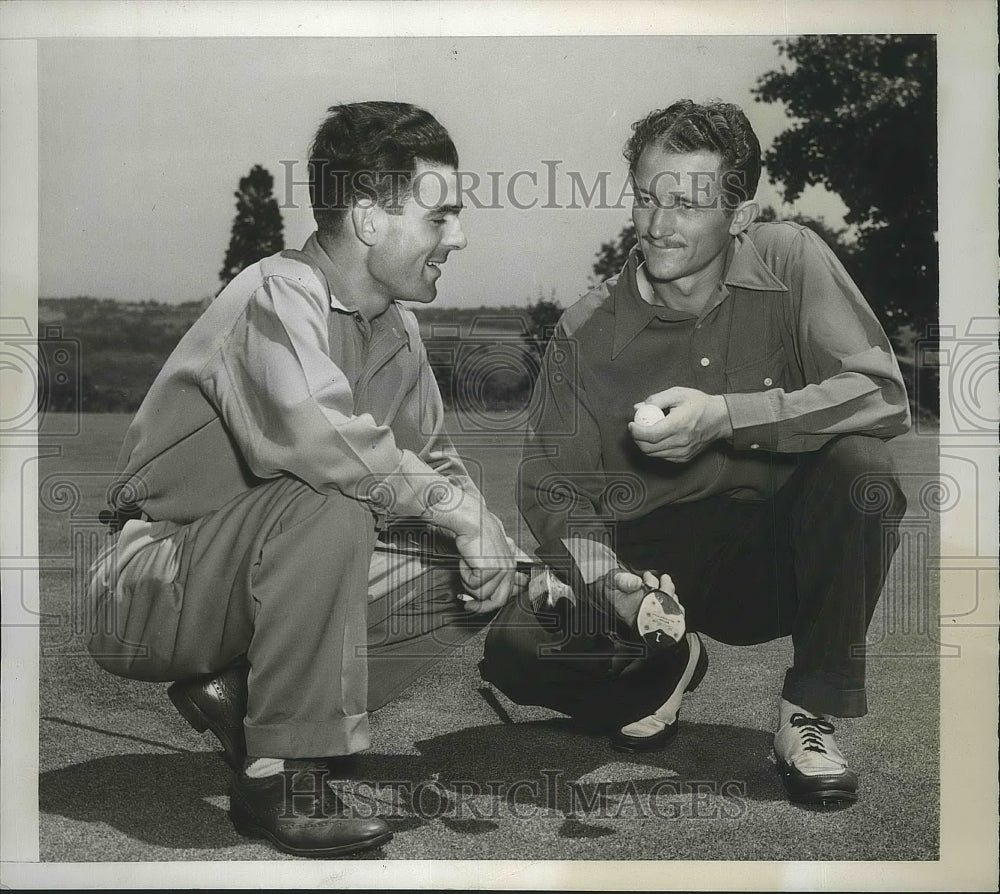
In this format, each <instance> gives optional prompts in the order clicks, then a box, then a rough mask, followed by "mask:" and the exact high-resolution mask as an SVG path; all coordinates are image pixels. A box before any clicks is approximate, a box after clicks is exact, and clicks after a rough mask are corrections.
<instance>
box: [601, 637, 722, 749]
mask: <svg viewBox="0 0 1000 894" xmlns="http://www.w3.org/2000/svg"><path fill="white" fill-rule="evenodd" d="M685 639H686V641H687V645H688V657H687V661H686V662H685V664H684V665H683V667H682V668H681V670H680V673H678V674H677V675H676V676H674V677H673V678H672V679H671V681H670V687H671V688H670V691H669V693H668V695H667V699H666V701H665V702H664V703H663V705H661V706H660V708H659V709H658V710H657V711H656V712H655V713H653V714H650V715H649V716H648V717H643V718H642V719H641V720H637V721H635V722H634V723H629V724H626V725H625V726H624V727H622V728H621V729H617V730H615V731H614V732H613V733H612V734H611V747H612V748H614V749H616V750H618V751H632V752H641V751H657V750H659V749H660V748H663V747H664V746H666V745H668V744H669V743H670V742H671V741H672V740H673V738H674V736H676V735H677V724H678V721H679V720H680V716H681V715H680V703H681V697H682V696H683V695H684V693H685V692H693V691H694V690H695V689H697V688H698V684H699V683H701V681H702V680H703V679H704V677H705V672H706V671H707V670H708V651H707V650H706V649H705V644H704V643H703V642H702V641H701V637H699V636H698V634H697V633H688V634H686V636H685ZM661 712H662V713H663V714H664V715H665V716H667V717H672V718H673V719H672V720H670V721H663V720H660V718H659V717H657V714H659V713H661Z"/></svg>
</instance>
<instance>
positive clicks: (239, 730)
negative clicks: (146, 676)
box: [167, 663, 250, 770]
mask: <svg viewBox="0 0 1000 894" xmlns="http://www.w3.org/2000/svg"><path fill="white" fill-rule="evenodd" d="M249 671H250V667H249V665H248V664H245V663H243V664H238V665H234V666H233V667H229V668H227V669H226V670H224V671H219V672H218V673H214V674H204V675H202V676H200V677H190V678H188V679H186V680H178V681H177V682H176V683H173V684H172V685H171V686H170V687H169V688H168V689H167V695H168V696H169V697H170V701H172V702H173V703H174V707H175V708H177V710H178V711H180V712H181V715H182V716H183V717H184V719H185V720H186V721H187V722H188V723H190V724H191V726H193V727H194V728H195V729H196V730H197V731H198V732H199V733H203V732H205V730H211V731H212V732H213V733H214V734H215V737H216V738H217V739H218V740H219V741H220V742H221V743H222V750H223V754H224V755H225V759H226V763H228V764H229V766H231V767H232V768H233V769H235V770H239V769H241V768H242V767H243V761H244V759H245V758H246V754H247V742H246V736H245V733H244V731H243V718H244V717H246V713H247V674H248V673H249Z"/></svg>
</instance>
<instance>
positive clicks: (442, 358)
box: [38, 297, 530, 413]
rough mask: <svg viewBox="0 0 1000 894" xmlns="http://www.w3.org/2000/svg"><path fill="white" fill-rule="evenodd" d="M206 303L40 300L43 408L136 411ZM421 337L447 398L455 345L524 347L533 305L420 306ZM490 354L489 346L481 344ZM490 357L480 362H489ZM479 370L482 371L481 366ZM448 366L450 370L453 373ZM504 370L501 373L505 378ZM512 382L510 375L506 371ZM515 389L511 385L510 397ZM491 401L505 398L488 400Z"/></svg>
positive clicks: (518, 390)
mask: <svg viewBox="0 0 1000 894" xmlns="http://www.w3.org/2000/svg"><path fill="white" fill-rule="evenodd" d="M204 307H205V303H204V302H202V301H190V302H187V303H185V304H160V303H157V302H155V301H140V302H125V301H114V300H110V299H98V298H88V297H77V298H40V299H39V301H38V326H39V333H40V337H39V343H38V344H39V363H40V366H41V382H40V386H41V387H40V388H39V398H38V405H39V410H40V411H44V410H46V409H47V410H51V411H54V412H73V411H77V410H79V411H82V412H88V413H121V412H134V411H135V410H137V409H138V408H139V404H140V403H141V402H142V399H143V397H145V395H146V392H147V391H148V390H149V387H150V385H152V384H153V380H154V379H155V378H156V375H157V373H158V372H159V371H160V368H161V367H162V366H163V364H164V362H165V361H166V359H167V357H168V356H169V354H170V352H171V351H172V350H173V349H174V347H175V346H176V345H177V342H179V341H180V340H181V336H183V335H184V333H185V332H187V330H188V329H189V328H190V326H191V324H192V323H194V321H195V320H196V319H198V317H199V316H200V314H201V312H202V310H203V309H204ZM413 309H414V312H415V313H416V314H417V316H418V318H419V320H420V329H421V335H422V336H423V337H424V339H425V340H426V341H427V343H428V349H429V350H430V349H432V348H434V349H435V350H433V351H432V360H435V361H436V371H438V372H439V381H440V382H441V384H442V390H446V399H448V397H449V396H450V395H451V392H452V390H453V388H454V387H455V382H454V376H453V370H452V368H451V365H452V361H451V359H449V358H451V357H453V356H454V352H452V351H449V350H447V348H448V346H449V345H450V344H451V343H452V342H454V341H456V340H459V339H461V340H462V342H463V344H465V345H467V343H468V341H469V339H470V338H473V337H475V336H481V339H480V340H485V341H486V342H491V341H499V342H502V343H504V344H505V345H510V344H511V343H514V344H518V343H519V341H520V337H521V335H522V334H523V333H525V332H527V331H528V330H527V328H526V327H527V325H528V323H527V308H526V307H520V308H518V307H501V308H486V307H474V308H458V309H452V308H433V307H415V308H413ZM480 347H481V348H482V346H480ZM481 353H482V351H480V352H479V354H478V355H477V356H481ZM476 366H477V368H479V367H481V366H482V363H481V362H480V361H477V363H476ZM445 367H447V368H445ZM502 372H504V371H503V370H499V371H498V374H499V373H502ZM506 376H507V379H509V378H510V371H509V370H507V371H506ZM529 389H530V382H526V383H518V385H517V387H514V388H513V392H511V393H514V394H516V397H515V398H511V400H514V401H515V402H518V403H520V402H522V401H523V399H526V394H527V391H528V390H529ZM510 390H511V385H510V382H509V381H505V384H504V393H505V394H506V393H508V392H510ZM484 400H494V402H495V400H499V403H500V404H501V405H503V404H505V403H509V402H510V401H509V400H507V399H500V398H499V397H498V396H497V395H492V394H491V393H490V394H487V395H485V396H484Z"/></svg>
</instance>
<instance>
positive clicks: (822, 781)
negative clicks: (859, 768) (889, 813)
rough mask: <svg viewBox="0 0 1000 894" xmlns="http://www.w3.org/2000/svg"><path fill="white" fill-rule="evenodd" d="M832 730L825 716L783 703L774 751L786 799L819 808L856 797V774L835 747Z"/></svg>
mask: <svg viewBox="0 0 1000 894" xmlns="http://www.w3.org/2000/svg"><path fill="white" fill-rule="evenodd" d="M835 731H836V729H835V727H834V725H833V724H832V723H831V722H830V721H829V720H827V719H826V718H824V717H816V716H813V715H812V714H810V713H809V712H808V711H806V710H804V709H802V708H799V707H798V706H797V705H793V704H791V703H790V702H785V701H783V702H782V706H781V720H780V724H779V727H778V732H777V733H776V734H775V737H774V753H775V756H776V757H777V760H778V772H779V773H780V774H781V781H782V783H784V786H785V791H786V792H787V793H788V798H789V800H791V801H793V802H795V803H796V804H809V805H813V806H818V807H828V806H836V805H840V806H846V805H849V804H851V803H853V802H854V801H856V800H857V798H858V777H857V774H855V773H854V771H853V770H851V769H850V768H849V767H848V766H847V761H846V760H845V758H844V755H843V754H841V752H840V749H839V748H838V747H837V743H836V742H835V741H834V738H833V734H834V732H835Z"/></svg>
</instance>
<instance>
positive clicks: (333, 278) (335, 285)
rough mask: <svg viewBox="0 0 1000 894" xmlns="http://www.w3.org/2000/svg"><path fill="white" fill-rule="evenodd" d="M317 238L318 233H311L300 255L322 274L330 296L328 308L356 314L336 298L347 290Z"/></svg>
mask: <svg viewBox="0 0 1000 894" xmlns="http://www.w3.org/2000/svg"><path fill="white" fill-rule="evenodd" d="M318 237H319V234H318V233H313V234H312V235H311V236H310V237H309V238H308V239H307V240H306V244H305V245H303V246H302V254H304V255H306V256H307V257H308V258H309V260H310V261H312V263H313V265H314V266H315V267H317V268H318V269H319V271H320V273H322V274H323V277H324V278H325V280H326V283H325V285H326V291H327V293H328V294H329V296H330V307H331V308H332V309H333V310H339V311H342V312H344V313H349V314H353V313H356V312H357V310H358V309H357V308H356V307H348V306H347V305H346V304H344V303H343V302H342V301H341V300H340V299H339V298H338V297H337V292H340V294H341V295H346V294H347V289H346V288H345V287H344V285H343V281H342V280H341V278H340V274H339V272H338V271H337V267H336V265H335V264H334V263H333V260H332V259H331V258H330V256H329V255H328V254H327V253H326V251H325V249H324V248H323V246H322V245H320V244H319V238H318Z"/></svg>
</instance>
